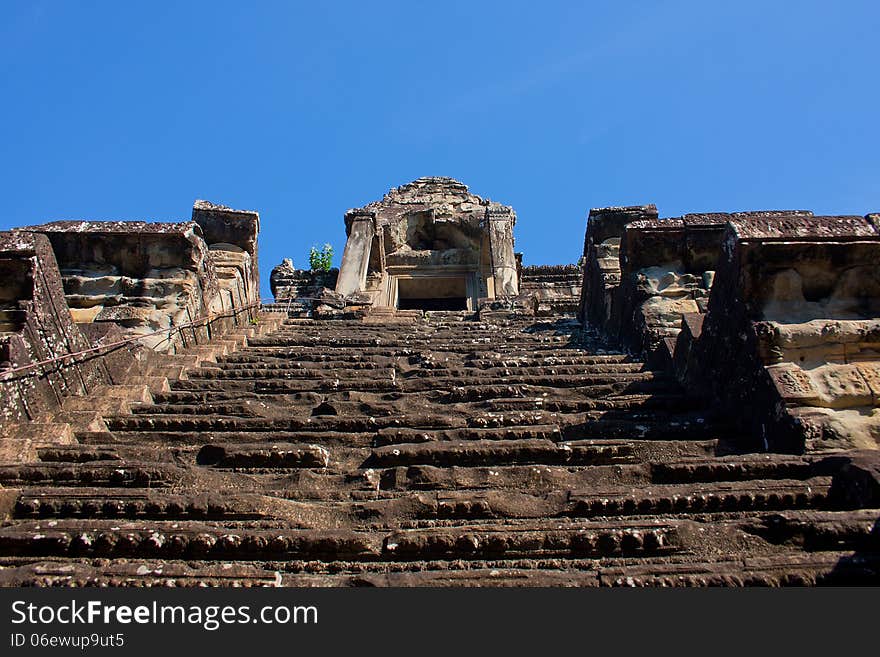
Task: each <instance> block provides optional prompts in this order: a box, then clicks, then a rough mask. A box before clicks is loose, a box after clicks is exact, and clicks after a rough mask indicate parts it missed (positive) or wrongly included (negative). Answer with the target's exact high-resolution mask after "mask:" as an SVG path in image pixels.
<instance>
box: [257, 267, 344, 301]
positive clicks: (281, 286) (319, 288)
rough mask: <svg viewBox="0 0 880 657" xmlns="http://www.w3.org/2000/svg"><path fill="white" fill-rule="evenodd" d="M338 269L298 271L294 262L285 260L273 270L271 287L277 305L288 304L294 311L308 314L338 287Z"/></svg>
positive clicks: (270, 278)
mask: <svg viewBox="0 0 880 657" xmlns="http://www.w3.org/2000/svg"><path fill="white" fill-rule="evenodd" d="M338 276H339V270H338V269H331V270H330V271H326V272H323V271H313V270H309V269H296V268H295V267H294V266H293V261H292V260H290V259H289V258H285V259H284V260H283V261H282V262H281V264H280V265H277V266H276V267H275V268H274V269H272V274H271V275H270V276H269V286H270V287H271V289H272V296H273V297H274V298H275V303H279V304H282V303H283V304H286V307H287V308H289V309H290V310H293V311H299V312H303V313H308V312H309V311H310V310H311V309H312V307H313V306H314V302H315V301H316V300H318V299H320V298H322V296H323V295H324V293H325V290H332V289H334V288H335V287H336V281H337V277H338Z"/></svg>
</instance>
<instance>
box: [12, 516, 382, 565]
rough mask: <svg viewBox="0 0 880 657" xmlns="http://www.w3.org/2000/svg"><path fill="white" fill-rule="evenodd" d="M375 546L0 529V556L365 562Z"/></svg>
mask: <svg viewBox="0 0 880 657" xmlns="http://www.w3.org/2000/svg"><path fill="white" fill-rule="evenodd" d="M377 540H381V536H374V535H371V534H369V533H364V532H353V531H343V530H340V531H332V530H325V531H314V530H295V529H285V530H282V529H277V528H276V529H272V530H260V529H251V528H250V527H249V526H242V527H236V528H228V527H217V526H214V525H211V524H207V523H198V522H187V523H182V522H170V521H161V520H154V521H151V522H148V523H145V522H142V521H122V522H120V521H117V520H113V521H109V520H88V521H77V520H59V521H57V522H56V523H55V524H53V525H52V526H51V527H48V526H46V523H45V522H41V521H33V520H29V521H18V522H14V523H13V524H11V525H7V526H4V527H0V553H2V554H5V555H10V556H29V555H39V556H54V557H89V558H93V557H103V558H121V557H122V558H124V557H134V558H137V557H153V558H182V557H189V558H197V559H204V560H229V559H235V560H252V559H267V558H273V559H293V558H324V559H327V558H329V559H334V558H339V557H346V558H350V559H351V558H353V559H370V558H375V557H377V556H378V555H379V551H380V548H379V546H378V545H374V543H375V542H376V541H377Z"/></svg>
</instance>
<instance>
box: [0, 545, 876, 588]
mask: <svg viewBox="0 0 880 657" xmlns="http://www.w3.org/2000/svg"><path fill="white" fill-rule="evenodd" d="M878 583H880V555H877V554H864V555H858V556H855V557H854V556H853V555H852V554H851V553H849V552H819V553H810V554H785V555H777V556H767V557H748V558H745V559H743V558H742V557H741V556H739V555H727V556H725V557H723V558H718V559H713V560H711V561H709V560H698V559H697V560H695V559H685V557H683V556H681V555H672V556H671V557H659V558H656V559H651V558H643V559H640V560H638V561H635V562H633V560H632V559H629V558H613V557H612V558H605V559H603V560H602V561H601V562H597V561H596V560H594V559H565V560H561V559H555V558H549V559H540V560H537V559H535V560H529V559H491V560H485V561H482V560H479V561H478V560H467V561H464V560H456V561H450V560H445V561H439V560H429V561H418V560H410V561H391V562H389V561H382V560H378V561H374V562H364V561H357V562H345V561H329V562H321V561H315V560H309V561H291V562H289V563H288V568H287V570H286V571H283V572H282V571H278V570H272V569H267V568H264V567H263V566H262V565H261V564H259V563H258V562H231V563H230V562H226V563H222V564H221V563H212V562H192V561H181V560H172V559H162V560H159V559H121V560H103V561H101V562H100V565H93V564H92V562H88V561H75V560H74V561H68V562H61V563H59V562H57V561H35V562H33V563H27V564H18V563H16V564H14V565H9V566H8V567H5V568H4V569H3V570H2V571H0V584H2V585H3V586H35V585H41V586H59V585H63V586H174V587H196V586H228V587H269V586H271V587H276V586H293V587H306V586H335V587H342V586H346V587H348V586H352V587H353V586H385V587H387V586H393V587H410V586H431V587H448V586H493V587H504V586H511V587H514V586H515V587H522V586H543V587H547V586H565V587H572V586H577V587H599V586H601V587H664V588H666V587H695V586H726V587H742V586H773V587H776V586H804V585H807V586H809V585H826V586H827V585H831V586H851V585H865V584H868V585H871V584H873V585H876V584H878Z"/></svg>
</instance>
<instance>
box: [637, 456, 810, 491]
mask: <svg viewBox="0 0 880 657" xmlns="http://www.w3.org/2000/svg"><path fill="white" fill-rule="evenodd" d="M650 467H651V477H652V480H653V481H654V482H656V483H665V484H674V483H691V482H710V481H744V480H747V479H809V478H810V477H813V476H816V475H818V474H822V473H821V471H819V469H818V468H817V466H816V464H814V461H813V459H811V458H809V457H802V456H787V455H784V454H754V455H742V456H724V457H717V458H714V459H688V460H683V461H677V462H676V461H672V462H666V463H652V464H651V466H650Z"/></svg>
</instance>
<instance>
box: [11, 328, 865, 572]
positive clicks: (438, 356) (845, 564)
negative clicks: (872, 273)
mask: <svg viewBox="0 0 880 657" xmlns="http://www.w3.org/2000/svg"><path fill="white" fill-rule="evenodd" d="M488 315H489V313H486V314H485V315H484V318H483V320H482V321H480V320H478V319H477V318H476V317H475V316H474V315H472V314H468V313H454V312H431V313H428V314H427V316H422V314H421V313H412V312H411V313H408V314H404V315H403V316H402V318H399V319H398V320H397V321H394V322H388V323H367V322H362V321H354V320H352V321H347V320H334V321H320V320H313V319H307V318H289V319H287V320H286V321H284V322H283V323H281V324H279V325H278V327H277V329H275V330H273V331H269V332H267V333H264V334H263V335H257V334H256V333H254V334H253V335H250V336H247V338H246V345H245V344H239V345H236V346H237V347H239V348H238V349H237V350H234V351H229V352H228V353H223V352H222V351H216V350H215V352H214V356H213V358H212V359H201V358H199V359H195V360H197V362H192V363H188V367H186V368H185V370H184V372H185V377H178V378H177V379H176V380H173V381H171V382H170V384H169V385H168V386H167V387H163V389H161V390H156V389H154V390H153V391H152V394H151V401H141V402H139V403H138V402H132V403H129V404H128V407H129V408H130V412H118V413H116V414H113V415H105V416H104V421H105V423H106V429H104V428H103V427H102V428H101V430H89V428H88V427H87V428H86V429H84V430H80V431H77V432H76V433H75V436H74V437H75V440H72V441H67V442H66V443H65V444H59V445H55V446H51V447H44V448H40V449H38V450H37V453H38V457H39V458H38V460H34V461H32V462H27V463H7V464H2V465H0V486H2V490H0V493H2V495H0V506H2V505H4V504H5V505H6V507H7V509H8V519H7V521H6V522H5V523H3V525H2V526H0V583H3V584H7V585H8V584H41V585H72V584H76V585H140V586H144V585H146V586H153V585H176V586H186V585H200V584H209V585H243V586H253V585H275V586H277V585H294V586H305V585H392V586H406V585H431V586H439V585H493V586H494V585H529V586H534V585H565V586H571V585H575V586H613V585H711V584H721V585H748V584H762V585H783V584H847V583H853V582H857V583H872V582H873V583H877V582H878V581H880V580H878V568H880V558H878V554H880V530H878V523H877V519H878V517H880V511H877V510H876V509H856V510H842V509H840V508H838V506H839V505H837V504H836V503H835V502H834V500H833V497H832V496H831V495H830V492H831V489H832V475H833V474H834V472H835V471H836V468H835V466H834V455H828V454H807V455H782V454H767V453H760V452H757V451H754V452H751V453H738V452H737V449H739V450H741V449H742V443H740V442H737V441H736V440H735V438H736V436H733V435H731V432H730V430H729V429H728V428H727V427H726V426H725V425H724V424H723V423H722V422H719V421H718V419H717V418H715V417H713V416H712V414H711V412H710V411H709V410H707V409H705V408H702V407H701V406H700V405H699V404H698V403H697V402H695V401H694V400H693V399H690V398H688V397H687V396H686V395H685V394H684V393H683V391H682V390H681V389H680V387H679V386H678V384H677V383H676V382H675V381H674V380H673V379H672V378H671V377H670V376H668V375H666V374H664V373H660V372H654V371H650V370H648V369H646V367H645V366H644V365H643V364H642V363H640V362H636V361H634V360H633V359H632V358H630V357H629V356H627V355H625V354H621V353H616V352H613V351H610V350H607V349H603V348H602V346H601V344H600V343H599V342H598V341H597V340H596V339H594V338H593V337H592V336H590V335H585V334H584V333H583V332H582V331H581V327H580V325H579V324H577V323H576V322H575V321H574V320H572V319H570V318H561V319H560V318H548V319H543V320H542V319H535V318H522V317H509V316H505V315H504V314H503V313H500V314H497V315H496V316H495V317H491V318H487V316H488ZM734 445H736V446H737V449H734ZM0 510H2V509H0Z"/></svg>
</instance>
